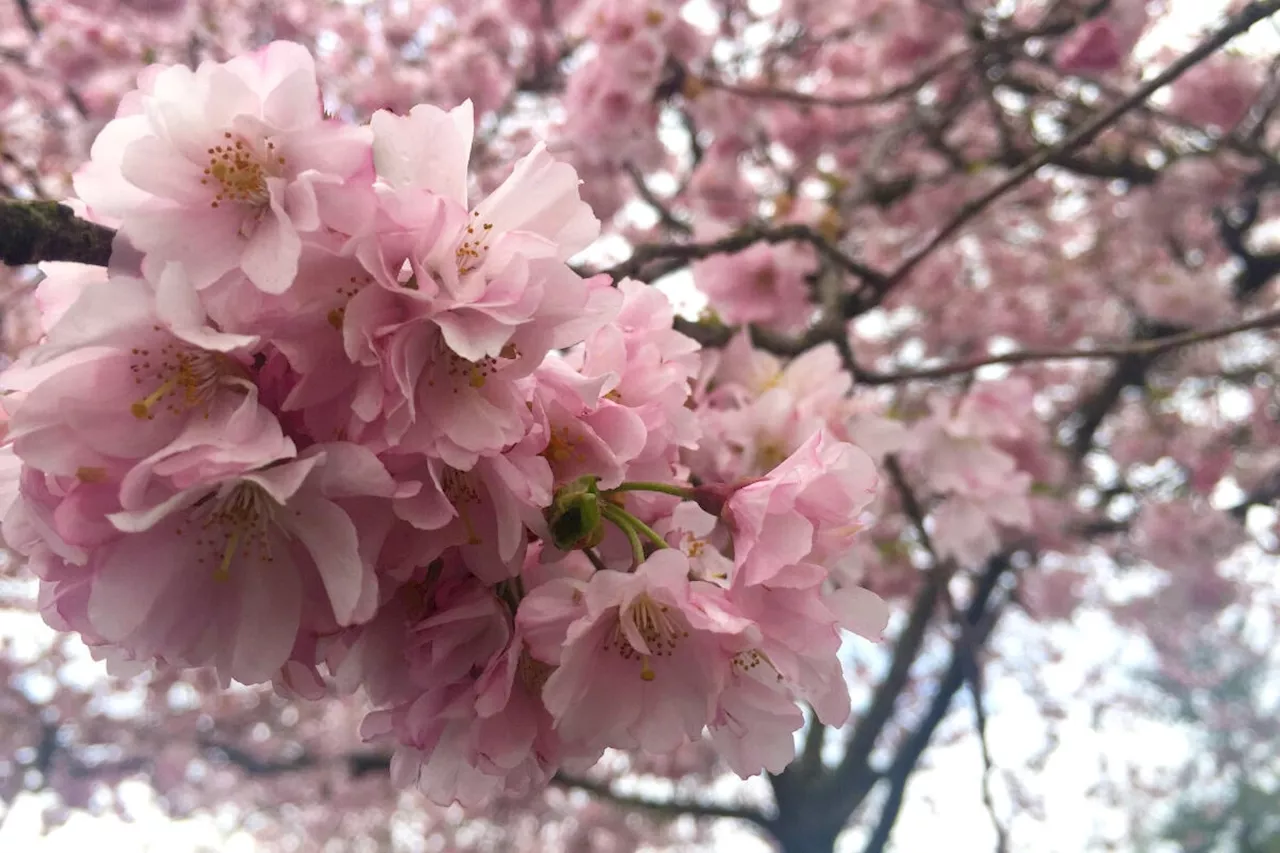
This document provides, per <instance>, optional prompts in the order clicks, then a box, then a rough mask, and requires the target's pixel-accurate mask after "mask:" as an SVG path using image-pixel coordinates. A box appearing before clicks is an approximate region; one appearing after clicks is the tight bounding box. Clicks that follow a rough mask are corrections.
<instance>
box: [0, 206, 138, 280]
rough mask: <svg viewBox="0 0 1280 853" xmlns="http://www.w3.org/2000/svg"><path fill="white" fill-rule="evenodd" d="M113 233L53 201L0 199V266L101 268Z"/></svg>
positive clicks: (108, 259) (105, 260)
mask: <svg viewBox="0 0 1280 853" xmlns="http://www.w3.org/2000/svg"><path fill="white" fill-rule="evenodd" d="M114 238H115V232H114V231H112V230H111V229H110V228H107V227H106V226H103V225H98V224H96V223H93V222H87V221H86V220H83V219H81V218H80V217H78V216H76V214H75V212H74V211H72V209H71V208H69V207H67V206H66V205H65V204H59V203H58V202H55V201H14V200H11V199H0V263H4V264H6V265H7V266H11V267H16V266H22V265H23V264H34V263H38V262H39V261H74V262H76V263H80V264H93V265H95V266H100V267H105V266H106V265H107V263H108V262H109V261H110V260H111V243H112V240H113V239H114Z"/></svg>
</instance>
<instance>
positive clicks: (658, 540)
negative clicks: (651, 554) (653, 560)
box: [623, 510, 667, 548]
mask: <svg viewBox="0 0 1280 853" xmlns="http://www.w3.org/2000/svg"><path fill="white" fill-rule="evenodd" d="M623 511H624V512H626V510H623ZM628 515H630V513H628ZM631 523H632V524H634V525H635V528H636V530H638V531H639V532H641V533H643V534H644V535H645V536H647V537H649V540H650V541H651V542H653V544H654V545H657V546H658V547H659V548H666V547H667V540H665V539H663V538H662V537H661V536H659V535H658V531H656V530H654V529H653V528H652V527H650V526H649V525H647V524H645V523H644V522H643V521H641V520H640V519H638V518H636V517H635V516H634V515H631Z"/></svg>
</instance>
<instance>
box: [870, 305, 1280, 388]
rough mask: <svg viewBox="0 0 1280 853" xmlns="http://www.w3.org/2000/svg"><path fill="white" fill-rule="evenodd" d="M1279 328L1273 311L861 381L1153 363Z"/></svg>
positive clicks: (1279, 317) (887, 381) (1279, 320)
mask: <svg viewBox="0 0 1280 853" xmlns="http://www.w3.org/2000/svg"><path fill="white" fill-rule="evenodd" d="M1277 326H1280V311H1271V312H1269V313H1266V314H1262V315H1260V316H1258V317H1254V318H1253V319H1252V320H1244V321H1241V322H1239V323H1231V324H1229V325H1225V326H1215V327H1212V328H1209V329H1199V330H1191V331H1187V332H1180V333H1178V334H1175V335H1166V336H1163V337H1158V338H1152V339H1150V340H1145V341H1137V342H1135V343H1132V344H1125V345H1120V346H1111V347H1096V348H1091V349H1044V350H1021V351H1019V352H1010V353H1004V354H1003V355H993V356H984V357H982V358H975V359H972V360H970V361H964V362H960V363H959V364H950V365H944V366H942V367H928V368H922V369H919V370H902V371H896V372H894V373H874V372H871V371H867V370H865V369H864V370H862V371H861V375H860V376H859V379H860V380H861V381H862V382H864V383H866V384H869V385H889V384H894V383H898V382H909V381H912V380H919V379H945V378H947V377H949V376H959V375H962V374H966V373H972V372H974V371H975V370H978V369H980V368H983V367H988V366H990V365H994V364H1025V363H1027V362H1038V361H1071V360H1089V361H1098V360H1106V361H1110V360H1119V359H1123V358H1127V357H1131V356H1142V357H1144V358H1148V359H1150V358H1154V357H1156V356H1159V355H1164V354H1165V353H1167V352H1169V351H1171V350H1175V349H1181V348H1182V347H1186V346H1192V345H1194V344H1202V343H1207V342H1209V341H1214V340H1218V339H1220V338H1226V337H1230V336H1232V335H1236V334H1239V333H1240V332H1249V331H1253V330H1256V329H1270V328H1275V327H1277Z"/></svg>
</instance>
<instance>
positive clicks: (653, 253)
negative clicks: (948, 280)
mask: <svg viewBox="0 0 1280 853" xmlns="http://www.w3.org/2000/svg"><path fill="white" fill-rule="evenodd" d="M1276 2H1277V3H1280V0H1276ZM790 242H800V243H808V244H809V245H811V246H813V248H814V249H815V250H817V252H818V254H820V255H822V256H823V257H825V258H827V259H828V260H830V261H831V262H832V263H834V264H835V266H836V267H838V268H839V269H841V270H842V271H844V272H847V273H849V274H851V275H853V276H855V277H857V278H859V279H861V280H862V281H864V282H868V283H871V284H873V285H875V284H878V283H881V282H883V280H884V274H883V273H881V272H879V271H877V270H874V269H871V268H870V267H868V266H866V265H864V264H862V263H860V262H859V261H857V260H855V259H853V258H851V257H849V256H848V255H846V254H845V253H844V252H843V251H841V250H840V248H839V247H837V246H836V245H835V244H834V243H832V242H831V241H830V240H828V239H827V238H826V237H824V236H822V235H821V234H819V233H818V232H817V231H815V230H813V229H812V228H810V227H809V226H807V225H801V224H790V225H779V226H775V227H771V228H761V227H747V228H743V229H741V230H740V231H735V232H734V233H732V234H730V235H728V236H727V237H722V238H720V239H719V240H713V241H711V242H709V243H645V244H642V245H639V246H636V247H635V251H633V252H632V254H631V257H630V258H628V259H627V260H625V261H623V262H622V263H620V264H617V265H615V266H613V267H610V268H609V269H606V270H602V272H604V273H606V274H608V275H609V276H610V277H611V278H613V279H614V280H615V281H617V280H618V279H621V278H627V277H631V278H637V279H640V280H641V281H653V280H655V279H657V278H661V277H662V276H664V275H667V274H669V273H672V272H675V271H676V270H679V269H682V268H684V267H685V266H687V265H688V264H689V263H690V262H691V261H697V260H701V259H703V258H709V257H711V256H712V255H725V254H733V253H734V252H741V251H742V250H743V249H746V248H748V247H750V246H753V245H755V244H756V243H769V244H777V243H790ZM660 260H665V261H668V263H666V264H663V265H661V266H658V267H657V268H656V269H648V270H646V267H648V266H649V265H650V264H652V263H653V262H654V261H660Z"/></svg>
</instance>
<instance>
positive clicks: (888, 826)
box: [863, 555, 1011, 853]
mask: <svg viewBox="0 0 1280 853" xmlns="http://www.w3.org/2000/svg"><path fill="white" fill-rule="evenodd" d="M1010 568H1011V563H1010V561H1009V559H1008V557H1007V555H1001V556H998V557H993V558H992V559H991V561H990V562H988V564H987V568H986V571H984V572H983V574H982V577H981V578H980V579H979V581H978V585H977V589H976V590H975V592H974V596H973V600H972V601H971V602H970V603H969V606H968V607H967V608H965V613H964V616H963V617H962V618H963V619H964V621H965V622H966V623H967V625H968V627H969V631H970V636H971V637H972V638H973V640H974V642H975V643H980V642H984V641H985V640H986V638H987V637H988V636H989V635H990V634H991V631H992V629H993V628H994V627H995V623H996V619H997V618H998V617H999V614H1000V609H1001V607H1002V605H1000V604H996V605H991V604H990V602H991V598H992V596H993V595H994V593H995V591H996V588H997V587H998V586H999V582H1000V579H1001V578H1002V577H1003V576H1004V573H1005V572H1007V571H1008V570H1009V569H1010ZM965 654H966V651H965V650H963V649H962V648H961V647H960V644H956V645H953V647H952V651H951V660H950V662H949V663H948V665H947V669H946V672H945V673H944V674H943V676H942V679H941V681H939V683H938V686H937V691H936V692H935V693H934V696H933V701H932V702H931V703H930V705H929V710H928V711H927V712H926V713H925V716H924V719H922V720H921V721H920V722H919V723H918V724H917V725H916V727H915V728H914V729H912V731H911V733H910V735H908V737H907V739H906V740H905V741H904V742H903V744H902V746H901V747H899V749H898V752H897V754H896V755H895V756H894V758H893V761H892V762H891V763H890V765H889V767H888V769H887V770H886V771H885V773H884V778H885V779H887V780H888V783H889V791H888V794H887V796H886V798H885V802H884V804H883V805H882V806H881V809H880V818H879V820H878V821H877V822H876V827H875V829H874V831H873V832H872V835H871V838H870V840H869V841H868V842H867V846H866V847H864V848H863V853H882V851H883V850H884V848H885V845H887V844H888V842H889V837H890V835H891V834H892V832H893V826H894V824H895V823H896V822H897V819H898V813H899V811H901V809H902V801H903V797H904V795H905V793H906V789H907V780H908V779H909V778H910V777H911V774H912V773H913V772H914V771H915V768H916V766H917V765H918V764H919V762H920V757H921V756H922V755H923V754H924V751H925V749H926V748H927V747H928V746H929V741H930V740H932V739H933V733H934V731H936V730H937V728H938V726H939V725H941V723H942V721H943V719H945V718H946V716H947V712H948V710H950V708H951V702H952V700H953V699H954V698H955V695H956V693H958V692H959V691H960V688H961V687H963V686H964V682H965V670H966V663H965V660H964V658H965Z"/></svg>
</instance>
